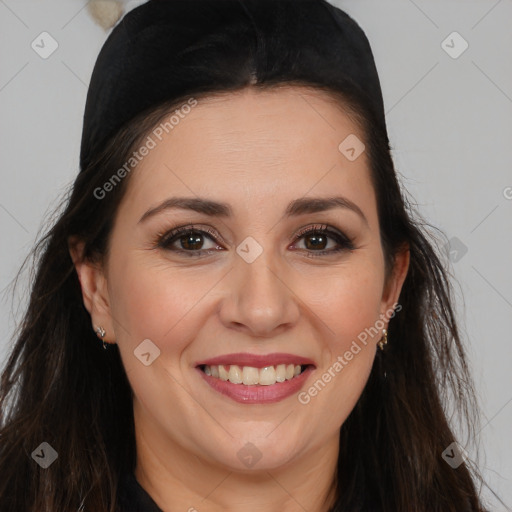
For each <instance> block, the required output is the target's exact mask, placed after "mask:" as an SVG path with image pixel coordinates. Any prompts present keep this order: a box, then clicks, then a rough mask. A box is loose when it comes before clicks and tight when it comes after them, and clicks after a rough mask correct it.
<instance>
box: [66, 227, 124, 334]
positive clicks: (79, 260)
mask: <svg viewBox="0 0 512 512" xmlns="http://www.w3.org/2000/svg"><path fill="white" fill-rule="evenodd" d="M68 248H69V253H70V255H71V259H72V260H73V265H74V266H75V270H76V273H77V275H78V280H79V281H80V287H81V289H82V298H83V301H84V306H85V308H86V309H87V311H88V312H89V314H90V315H91V321H92V326H91V328H92V329H93V330H94V331H95V330H96V327H103V329H105V331H106V335H105V337H104V338H103V340H104V341H105V342H107V341H109V340H111V341H113V340H115V334H114V324H113V322H112V315H111V312H110V301H109V295H108V289H107V278H106V276H105V273H104V269H103V267H102V265H101V264H100V263H97V262H92V261H89V260H86V259H84V258H83V249H84V243H83V242H82V241H80V240H78V239H77V238H75V237H70V238H69V239H68Z"/></svg>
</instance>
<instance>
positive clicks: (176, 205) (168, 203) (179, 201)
mask: <svg viewBox="0 0 512 512" xmlns="http://www.w3.org/2000/svg"><path fill="white" fill-rule="evenodd" d="M334 208H346V209H348V210H351V211H353V212H355V213H357V215H359V216H360V217H361V218H362V219H363V220H364V222H365V224H366V225H367V226H369V224H368V219H367V218H366V217H365V215H364V213H363V212H362V210H361V208H359V206H357V204H355V203H354V202H352V201H350V200H349V199H347V198H346V197H302V198H300V199H295V200H294V201H291V202H290V203H289V204H288V206H287V208H286V210H285V213H284V215H283V218H289V217H296V216H299V215H304V214H306V213H319V212H323V211H327V210H332V209H334ZM169 209H181V210H190V211H194V212H198V213H203V214H205V215H208V216H211V217H223V218H226V217H231V216H232V215H233V210H232V209H231V206H230V205H229V204H227V203H220V202H216V201H211V200H210V199H205V198H200V197H199V198H195V197H171V198H169V199H166V200H165V201H163V202H162V203H160V204H158V205H157V206H155V207H153V208H150V209H149V210H148V211H146V213H144V215H142V217H141V218H140V219H139V223H141V222H144V221H145V220H147V219H148V218H150V217H153V216H154V215H157V214H159V213H161V212H163V211H165V210H169Z"/></svg>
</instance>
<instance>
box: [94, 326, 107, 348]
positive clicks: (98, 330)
mask: <svg viewBox="0 0 512 512" xmlns="http://www.w3.org/2000/svg"><path fill="white" fill-rule="evenodd" d="M96 333H97V334H98V336H99V337H100V338H101V341H103V348H104V349H105V350H107V344H106V343H105V340H104V339H103V338H104V337H105V334H107V331H105V329H103V327H96Z"/></svg>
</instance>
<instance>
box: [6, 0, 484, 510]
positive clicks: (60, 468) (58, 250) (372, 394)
mask: <svg viewBox="0 0 512 512" xmlns="http://www.w3.org/2000/svg"><path fill="white" fill-rule="evenodd" d="M266 7H267V5H266ZM198 19H200V20H201V22H200V21H198V22H197V26H194V27H191V30H192V29H193V30H196V31H197V34H198V37H197V43H196V44H195V46H194V50H193V52H190V54H189V56H188V57H189V58H188V59H183V61H182V62H181V69H175V70H174V72H175V74H176V80H177V81H178V80H180V77H190V76H191V75H192V74H193V76H194V82H193V83H194V85H190V86H189V87H188V88H187V87H185V86H184V87H182V90H184V91H185V92H186V94H182V95H180V96H179V97H172V98H169V101H168V102H166V103H164V104H161V105H159V106H158V107H156V108H153V109H152V110H149V111H146V112H144V113H143V114H141V115H139V116H137V117H136V118H134V119H133V120H132V121H130V122H129V123H128V124H126V125H125V126H123V127H122V128H121V129H120V130H119V131H118V132H117V133H116V135H115V136H114V137H112V138H111V139H110V140H109V142H108V144H107V145H106V146H105V148H104V149H103V150H102V151H101V152H100V153H98V154H96V155H94V158H92V159H91V161H90V163H89V165H88V166H87V168H85V169H82V172H80V173H79V174H78V176H77V178H76V180H75V182H74V184H73V185H72V187H71V188H70V190H69V192H68V193H67V194H66V196H65V197H64V198H63V201H62V203H61V205H60V206H59V207H58V208H57V210H56V211H55V214H54V218H55V219H56V220H55V221H54V222H53V223H52V224H51V225H50V226H49V227H48V229H47V231H46V232H45V233H44V235H43V236H42V237H41V238H40V240H39V241H38V243H37V244H36V246H35V247H34V249H33V251H32V261H33V267H32V268H33V270H32V274H31V276H30V277H31V288H30V296H29V302H28V306H27V309H26V311H25V313H24V316H23V318H22V321H21V322H20V324H19V326H18V328H17V330H16V332H15V334H14V339H13V347H12V351H11V353H10V356H9V358H8V360H7V362H6V365H5V368H4V369H3V373H2V377H1V384H0V411H1V424H0V441H1V444H0V475H1V476H2V478H0V509H1V510H2V511H5V512H20V511H28V510H30V511H37V512H54V511H59V512H67V511H76V510H87V511H92V512H114V511H115V510H116V508H117V493H118V485H119V478H120V475H121V474H122V473H123V472H126V471H133V470H134V468H135V460H136V446H135V439H134V423H133V410H132V390H131V388H130V385H129V382H128V380H127V378H126V374H125V371H124V368H123V365H122V362H121V358H120V355H119V350H118V348H117V346H115V345H114V346H111V347H110V348H109V349H108V350H106V351H104V350H103V349H102V345H101V343H100V342H99V341H98V339H97V337H96V335H95V333H94V332H93V330H92V328H91V319H90V315H89V313H88V312H87V310H86V309H85V307H84V304H83V301H82V295H81V289H80V283H79V281H78V278H77V274H76V272H75V270H74V266H73V262H72V260H71V257H70V254H69V250H68V242H69V240H70V237H72V236H73V237H77V238H78V239H79V240H81V241H83V242H84V252H83V257H84V258H87V259H90V260H94V261H98V262H101V261H103V260H104V258H105V257H106V256H107V254H108V243H109V236H110V233H111V230H112V225H113V219H114V216H115V214H116V211H117V208H118V205H119V203H120V201H121V199H122V197H123V195H124V193H125V190H126V187H127V186H128V183H129V181H130V175H127V176H126V177H125V178H124V179H123V180H122V181H121V182H120V183H119V184H118V185H117V186H115V187H114V188H113V190H112V191H111V192H109V194H108V199H104V200H101V199H98V198H97V197H96V196H95V194H94V192H95V190H96V189H97V188H98V187H101V186H102V185H103V184H104V183H106V182H107V181H108V180H109V179H110V178H111V176H112V173H113V171H115V170H116V169H119V168H121V167H122V166H123V164H124V163H125V162H126V161H127V159H128V158H129V156H130V155H131V153H132V152H133V151H134V149H136V148H137V147H138V146H139V145H140V142H141V141H142V140H143V139H144V138H145V137H146V136H147V134H148V133H149V132H150V130H151V129H152V128H153V127H154V126H156V125H157V124H158V122H159V121H160V120H161V119H162V118H163V117H164V115H166V114H167V113H168V112H170V111H171V110H172V109H173V108H176V107H177V106H179V105H180V104H182V103H183V102H185V101H187V99H189V98H190V97H192V96H193V97H195V98H197V99H199V101H200V99H201V98H202V97H205V96H208V95H209V94H217V93H218V94H230V93H232V92H234V91H239V90H241V89H243V88H245V87H254V88H258V89H261V90H265V89H268V90H270V89H273V88H277V87H279V86H281V85H296V86H301V87H313V88H314V89H315V90H320V91H323V92H324V93H325V94H328V95H330V97H331V98H333V99H334V100H335V101H336V102H337V104H338V105H339V106H340V107H341V108H343V109H344V110H345V111H346V112H347V114H348V115H349V116H351V118H352V119H353V120H354V121H355V122H357V123H358V124H359V126H360V127H361V130H362V133H364V134H365V140H364V142H365V144H366V147H367V152H368V157H369V161H370V167H371V169H370V172H371V177H372V182H373V185H374V188H375V191H376V196H377V210H378V215H379V222H380V229H381V232H380V234H381V242H382V246H383V249H384V254H385V256H386V269H387V272H388V274H389V272H390V269H391V268H392V264H393V259H394V255H395V254H396V253H397V251H398V250H399V249H400V248H401V247H402V246H403V244H404V243H407V244H409V247H410V267H409V271H408V275H407V278H406V280H405V282H404V285H403V288H402V292H401V295H400V298H399V303H400V305H401V311H400V312H399V313H398V314H397V315H396V316H395V317H394V318H393V319H392V320H391V322H390V324H389V329H388V333H389V340H390V343H389V344H388V346H387V348H386V350H385V351H384V352H382V353H381V351H377V356H376V359H375V362H374V366H373V369H372V372H371V374H370V377H369V380H368V382H367V385H366V387H365V389H364V391H363V393H362V395H361V397H360V399H359V401H358V402H357V404H356V406H355V408H354V409H353V411H352V412H351V414H350V415H349V417H348V418H347V420H346V421H345V422H344V424H343V425H342V427H341V431H340V451H339V459H338V467H337V474H336V482H335V483H336V486H337V499H336V505H335V506H334V508H333V509H332V511H333V512H358V511H359V512H368V511H370V510H372V511H373V510H381V511H386V512H406V511H407V512H411V511H417V512H427V511H428V512H436V511H439V512H441V511H442V512H466V511H467V512H470V511H472V512H483V511H485V510H486V509H485V508H484V505H483V504H482V502H481V499H480V498H479V492H478V491H477V488H476V486H477V485H481V484H482V478H481V476H480V474H479V471H478V468H477V465H476V464H475V463H474V462H471V460H470V459H466V460H465V461H464V462H462V464H460V465H459V466H458V467H456V468H453V467H451V466H450V465H449V464H448V463H447V462H446V461H445V460H444V458H443V457H442V453H443V451H444V450H445V449H446V448H447V447H448V446H449V445H451V443H453V442H454V441H456V440H458V441H459V444H460V445H462V446H465V445H467V446H466V447H467V448H468V449H469V444H471V443H476V442H477V436H476V434H477V432H478V425H479V416H478V407H477V405H478V404H477V401H476V398H475V396H476V395H475V392H474V389H473V384H472V380H471V376H470V372H469V369H468V363H467V360H466V356H465V351H464V347H463V343H462V340H461V335H460V332H459V328H458V326H457V322H456V317H455V313H454V303H453V291H452V284H451V282H450V280H451V276H450V274H449V271H448V270H447V269H446V263H445V262H444V261H443V258H442V257H441V252H440V250H439V249H438V246H439V243H440V241H441V238H442V234H441V233H440V232H439V231H437V230H435V228H433V227H431V226H429V225H428V224H427V223H425V222H424V221H422V220H421V217H420V215H419V214H418V212H416V211H415V208H414V206H413V204H412V202H411V201H410V199H408V198H407V195H406V191H405V189H404V188H403V186H402V187H401V186H400V184H399V181H398V179H397V175H396V172H395V169H394V165H393V161H392V158H391V154H390V146H389V140H388V135H387V131H386V127H385V126H383V125H382V123H380V122H379V121H378V119H376V118H375V116H374V112H373V110H372V108H370V107H369V105H368V100H367V98H366V97H365V96H364V95H363V94H361V92H360V90H359V89H358V86H357V84H354V83H350V82H347V81H344V80H342V79H341V78H340V70H339V68H338V67H337V66H334V65H332V61H331V60H330V59H331V57H332V48H331V47H327V46H326V47H325V51H323V52H322V51H320V52H316V53H313V52H308V51H304V52H303V53H301V54H300V58H299V57H298V56H296V55H287V56H286V57H287V58H286V59H284V58H277V57H276V56H280V55H281V56H282V55H283V52H282V51H281V52H280V51H279V50H276V49H279V48H285V47H286V45H287V41H286V39H285V36H284V35H283V39H282V40H279V38H278V37H277V36H276V37H277V38H275V39H272V40H263V41H262V40H258V42H257V43H256V40H255V39H253V38H250V37H245V36H244V37H240V34H245V33H246V32H245V31H246V30H247V20H246V19H245V18H242V17H240V19H237V20H235V19H234V18H233V19H232V23H233V24H235V25H236V24H238V25H236V26H235V25H234V26H235V28H236V30H235V28H233V27H231V29H230V30H228V29H226V27H225V26H221V25H218V26H208V24H207V22H208V21H209V20H208V19H207V17H200V18H198ZM201 23H204V24H203V25H202V24H201ZM328 29H329V30H332V31H333V34H332V37H331V38H329V37H325V38H324V41H325V44H326V45H327V44H334V45H335V41H336V36H335V29H334V28H332V27H326V30H328ZM206 34H207V35H206ZM200 36H201V37H200ZM259 37H263V35H261V34H260V36H259ZM256 44H257V48H256V46H255V45H256ZM228 48H229V50H227V49H228ZM271 49H273V51H271ZM272 59H274V60H272ZM290 62H293V65H290ZM213 76H214V79H212V77H213ZM254 77H256V82H254V80H253V79H254ZM178 89H179V87H177V88H176V90H178ZM135 172H136V171H135ZM29 261H30V259H29V258H27V260H26V261H25V263H24V265H23V266H22V269H20V272H21V271H22V270H23V269H24V268H26V266H27V264H28V262H29ZM449 404H450V405H451V406H452V408H453V410H452V411H450V410H449ZM452 413H453V414H456V416H455V419H458V423H457V426H459V427H460V428H461V436H462V433H464V435H465V440H462V439H460V436H459V439H457V437H458V436H456V435H455V434H454V428H455V427H454V425H455V423H452V422H454V421H455V419H453V418H452ZM42 442H47V443H48V444H49V445H50V446H51V447H52V448H53V449H54V450H55V451H56V452H57V454H58V457H57V460H56V461H55V462H54V463H53V464H51V465H50V466H49V467H48V468H46V469H43V468H41V467H40V466H39V465H38V464H36V463H35V461H34V460H33V457H32V454H33V452H34V450H35V449H36V448H38V447H39V446H40V445H41V443H42ZM469 442H471V443H469Z"/></svg>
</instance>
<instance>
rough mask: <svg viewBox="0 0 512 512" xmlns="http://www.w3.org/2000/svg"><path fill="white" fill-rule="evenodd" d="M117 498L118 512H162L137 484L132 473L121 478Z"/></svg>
mask: <svg viewBox="0 0 512 512" xmlns="http://www.w3.org/2000/svg"><path fill="white" fill-rule="evenodd" d="M118 497H119V508H118V512H163V511H162V510H161V509H160V508H158V506H157V504H156V503H155V502H154V501H153V498H151V496H150V495H149V494H148V493H147V492H146V491H145V490H144V488H143V487H142V486H141V485H140V484H139V482H138V481H137V479H136V478H135V475H134V474H133V473H129V474H127V475H124V476H123V477H122V478H121V481H120V487H119V496H118Z"/></svg>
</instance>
